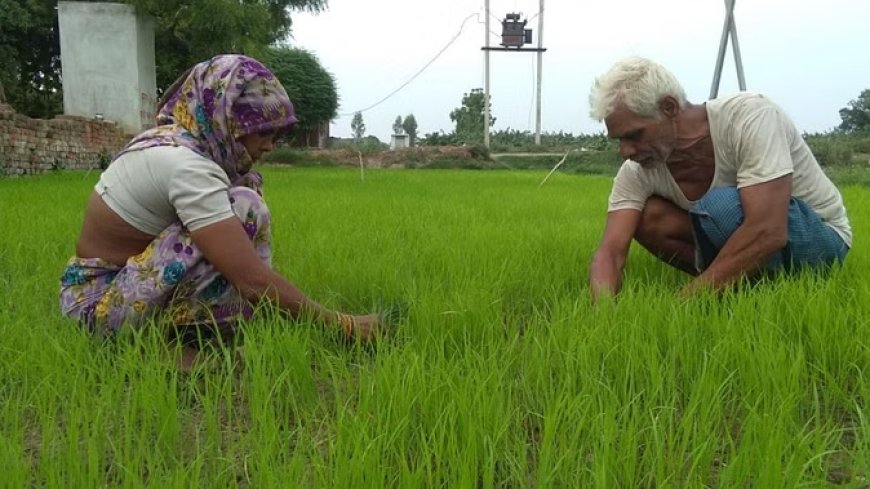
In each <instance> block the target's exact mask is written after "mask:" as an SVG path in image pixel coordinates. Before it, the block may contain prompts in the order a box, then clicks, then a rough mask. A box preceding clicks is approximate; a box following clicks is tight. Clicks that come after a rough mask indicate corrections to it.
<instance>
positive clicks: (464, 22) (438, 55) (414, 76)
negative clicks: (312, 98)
mask: <svg viewBox="0 0 870 489" xmlns="http://www.w3.org/2000/svg"><path fill="white" fill-rule="evenodd" d="M472 17H478V20H479V19H480V13H479V12H474V13H473V14H470V15H469V16H468V17H466V18H465V19H463V21H462V24H460V26H459V31H458V32H457V33H456V35H454V36H453V38H452V39H450V41H449V42H448V43H447V44H446V45H445V46H444V47H443V48H441V50H440V51H438V53H437V54H436V55H435V56H434V57H433V58H432V59H430V60H429V62H428V63H426V64H425V65H424V66H423V67H422V68H420V69H419V70H418V71H417V72H416V73H414V74H413V75H412V76H411V78H409V79H408V80H407V81H405V82H404V83H402V84H401V85H399V87H398V88H396V89H395V90H393V91H392V92H390V93H389V94H387V95H386V96H385V97H383V98H382V99H380V100H378V101H377V102H375V103H373V104H371V105H369V106H368V107H365V108H363V109H359V110H356V111H354V112H349V113H343V114H339V117H343V116H349V115H354V114H356V113H357V112H359V113H362V112H366V111H368V110H371V109H373V108H375V107H377V106H378V105H381V104H382V103H384V102H386V101H387V100H389V99H390V98H391V97H392V96H393V95H396V94H397V93H399V92H400V91H402V89H403V88H405V87H407V86H408V85H410V84H411V82H413V81H414V80H415V79H417V77H418V76H420V75H421V74H423V72H424V71H426V69H427V68H429V67H430V66H432V63H434V62H435V61H437V60H438V58H440V57H441V55H442V54H444V53H445V52H446V51H447V49H449V48H450V46H452V45H453V43H455V42H456V40H457V39H459V36H461V35H462V31H463V30H464V29H465V24H466V23H467V22H468V21H469V20H470V19H471V18H472Z"/></svg>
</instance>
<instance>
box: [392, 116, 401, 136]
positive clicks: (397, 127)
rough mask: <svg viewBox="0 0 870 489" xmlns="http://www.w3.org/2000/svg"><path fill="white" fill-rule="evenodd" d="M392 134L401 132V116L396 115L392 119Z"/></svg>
mask: <svg viewBox="0 0 870 489" xmlns="http://www.w3.org/2000/svg"><path fill="white" fill-rule="evenodd" d="M393 134H402V116H400V115H397V116H396V120H395V121H393Z"/></svg>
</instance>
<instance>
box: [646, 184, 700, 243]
mask: <svg viewBox="0 0 870 489" xmlns="http://www.w3.org/2000/svg"><path fill="white" fill-rule="evenodd" d="M689 224H690V222H689V219H688V214H687V213H686V211H684V210H682V209H680V208H679V207H677V206H676V205H675V204H674V203H672V202H670V201H668V200H666V199H664V198H662V197H659V196H656V195H653V196H652V197H650V198H649V199H647V201H646V205H644V208H643V212H642V213H641V216H640V223H638V226H637V231H635V235H634V238H635V239H636V240H637V241H638V242H640V243H641V244H644V245H646V244H650V243H656V242H658V241H661V240H664V239H679V240H686V241H691V239H692V234H691V228H690V227H689Z"/></svg>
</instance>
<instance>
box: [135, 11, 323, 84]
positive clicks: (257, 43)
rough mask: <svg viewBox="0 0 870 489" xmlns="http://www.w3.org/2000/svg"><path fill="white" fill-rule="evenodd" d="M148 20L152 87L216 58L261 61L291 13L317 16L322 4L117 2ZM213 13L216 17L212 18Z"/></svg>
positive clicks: (281, 34) (283, 34)
mask: <svg viewBox="0 0 870 489" xmlns="http://www.w3.org/2000/svg"><path fill="white" fill-rule="evenodd" d="M121 1H123V2H124V3H128V4H131V5H133V6H135V7H136V8H137V10H138V11H140V12H144V13H147V14H149V15H151V16H152V17H154V20H155V26H154V40H155V51H156V57H157V86H158V88H159V89H160V90H161V91H162V89H164V88H165V87H168V86H169V85H170V84H171V83H172V82H173V81H174V80H175V79H176V78H177V77H178V75H179V74H181V73H182V72H183V71H184V70H186V69H187V68H188V67H190V66H191V65H193V64H194V63H197V62H199V61H202V60H204V59H208V58H210V57H212V56H214V55H216V54H222V53H239V54H247V55H250V56H254V57H256V58H261V57H264V56H265V51H266V47H267V46H269V45H271V44H274V43H275V42H277V41H280V40H282V39H284V38H285V37H287V35H288V34H289V33H290V26H291V25H292V19H291V18H290V12H291V10H303V11H309V12H320V11H322V10H324V9H325V8H326V0H209V1H208V2H203V1H196V0H121ZM216 14H219V15H216Z"/></svg>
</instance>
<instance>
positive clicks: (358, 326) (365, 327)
mask: <svg viewBox="0 0 870 489" xmlns="http://www.w3.org/2000/svg"><path fill="white" fill-rule="evenodd" d="M338 322H339V324H340V325H341V331H342V332H343V333H344V337H345V339H347V340H356V339H359V340H360V341H364V342H371V341H374V340H376V339H377V337H378V336H380V334H381V333H382V332H383V331H382V326H383V320H382V319H381V316H380V315H379V314H366V315H362V316H351V315H350V314H342V313H338Z"/></svg>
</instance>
